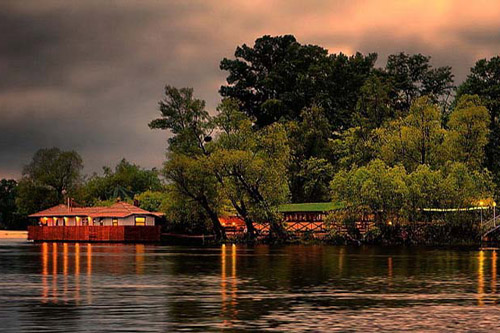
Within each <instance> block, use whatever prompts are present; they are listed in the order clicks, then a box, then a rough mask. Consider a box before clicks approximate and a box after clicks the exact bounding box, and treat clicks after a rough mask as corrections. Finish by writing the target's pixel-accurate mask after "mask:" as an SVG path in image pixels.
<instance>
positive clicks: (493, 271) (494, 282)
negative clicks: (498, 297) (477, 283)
mask: <svg viewBox="0 0 500 333" xmlns="http://www.w3.org/2000/svg"><path fill="white" fill-rule="evenodd" d="M491 293H492V294H494V295H495V294H496V293H497V251H493V253H492V254H491Z"/></svg>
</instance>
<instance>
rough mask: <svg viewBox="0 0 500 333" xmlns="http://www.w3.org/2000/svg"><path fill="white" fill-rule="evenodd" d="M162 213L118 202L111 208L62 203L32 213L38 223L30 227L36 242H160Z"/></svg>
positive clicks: (30, 237)
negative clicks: (157, 223)
mask: <svg viewBox="0 0 500 333" xmlns="http://www.w3.org/2000/svg"><path fill="white" fill-rule="evenodd" d="M161 215H162V214H161V213H155V212H149V211H147V210H144V209H141V208H139V207H136V206H134V205H131V204H128V203H125V202H117V203H115V204H113V205H111V206H109V207H73V206H72V205H67V206H66V205H58V206H55V207H52V208H49V209H46V210H43V211H41V212H38V213H35V214H32V215H30V216H29V217H31V218H36V219H37V221H38V223H37V225H36V226H30V227H28V239H31V240H35V241H97V242H110V241H111V242H125V241H130V242H142V241H159V240H160V227H157V226H155V220H156V218H158V217H161Z"/></svg>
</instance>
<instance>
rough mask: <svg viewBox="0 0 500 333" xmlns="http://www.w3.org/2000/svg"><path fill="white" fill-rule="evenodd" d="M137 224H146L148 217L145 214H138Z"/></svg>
mask: <svg viewBox="0 0 500 333" xmlns="http://www.w3.org/2000/svg"><path fill="white" fill-rule="evenodd" d="M135 225H140V226H144V225H146V218H145V217H143V216H137V217H136V218H135Z"/></svg>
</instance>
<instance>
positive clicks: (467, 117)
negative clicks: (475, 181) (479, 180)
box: [446, 95, 490, 169]
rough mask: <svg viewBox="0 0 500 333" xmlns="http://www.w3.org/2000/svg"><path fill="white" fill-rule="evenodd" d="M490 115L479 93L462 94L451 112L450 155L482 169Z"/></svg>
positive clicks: (448, 135)
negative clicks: (473, 94)
mask: <svg viewBox="0 0 500 333" xmlns="http://www.w3.org/2000/svg"><path fill="white" fill-rule="evenodd" d="M489 123H490V117H489V113H488V109H486V108H485V107H484V106H482V105H481V101H480V99H479V97H478V96H477V95H475V96H471V95H462V97H460V99H459V100H458V102H457V106H456V107H455V109H454V111H453V112H452V113H451V115H450V118H449V121H448V128H449V131H448V133H447V140H446V141H447V145H448V149H449V151H450V155H451V156H450V157H451V159H453V160H457V161H460V162H463V163H465V164H467V165H468V166H469V167H471V168H472V169H480V168H481V166H482V165H483V160H484V149H485V146H486V144H487V143H488V134H489Z"/></svg>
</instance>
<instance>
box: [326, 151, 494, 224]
mask: <svg viewBox="0 0 500 333" xmlns="http://www.w3.org/2000/svg"><path fill="white" fill-rule="evenodd" d="M331 189H332V193H333V198H332V199H333V202H337V201H338V202H341V203H342V204H343V205H344V206H345V208H346V209H345V212H344V211H339V212H338V214H339V215H338V216H337V218H339V219H340V220H342V215H343V214H346V213H347V214H352V213H354V214H356V215H357V216H366V215H373V216H375V218H376V220H377V221H378V222H384V221H388V220H391V219H392V220H394V219H396V220H397V219H400V218H403V219H410V220H414V219H417V218H418V217H421V216H422V214H421V209H422V208H459V207H471V206H475V205H477V203H478V202H479V200H482V199H485V198H490V197H491V196H492V193H493V190H494V184H493V181H492V177H491V175H490V174H489V172H487V171H483V170H471V169H470V168H469V167H468V166H467V165H466V164H465V163H461V162H449V163H447V164H446V165H444V166H443V167H442V168H441V169H439V170H432V169H431V168H430V166H428V165H420V166H419V167H418V168H417V169H416V170H415V171H413V172H407V171H406V170H405V169H404V168H403V167H402V166H395V167H390V166H388V165H386V164H385V163H384V162H383V161H381V160H374V161H372V162H370V163H369V164H368V165H366V166H363V167H359V168H355V169H351V170H349V171H346V170H342V171H340V172H338V173H337V174H336V175H335V177H334V178H333V180H332V182H331Z"/></svg>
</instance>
